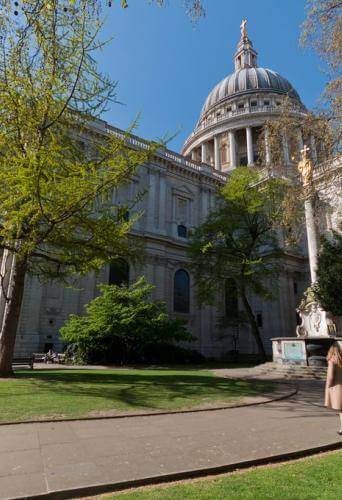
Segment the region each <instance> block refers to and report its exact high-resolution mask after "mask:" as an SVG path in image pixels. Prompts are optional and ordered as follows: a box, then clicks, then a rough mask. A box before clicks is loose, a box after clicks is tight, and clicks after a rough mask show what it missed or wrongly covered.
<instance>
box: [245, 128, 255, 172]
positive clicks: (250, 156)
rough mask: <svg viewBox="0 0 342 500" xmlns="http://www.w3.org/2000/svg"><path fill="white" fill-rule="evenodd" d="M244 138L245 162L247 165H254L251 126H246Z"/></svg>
mask: <svg viewBox="0 0 342 500" xmlns="http://www.w3.org/2000/svg"><path fill="white" fill-rule="evenodd" d="M246 140H247V162H248V165H249V166H251V165H254V154H253V135H252V127H246Z"/></svg>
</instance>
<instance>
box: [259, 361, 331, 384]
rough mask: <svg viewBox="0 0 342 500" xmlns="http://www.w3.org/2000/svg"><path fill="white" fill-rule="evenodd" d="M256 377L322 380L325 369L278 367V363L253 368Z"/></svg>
mask: <svg viewBox="0 0 342 500" xmlns="http://www.w3.org/2000/svg"><path fill="white" fill-rule="evenodd" d="M253 371H254V372H255V373H256V374H258V375H272V377H275V378H277V377H279V378H285V379H315V380H317V379H319V380H324V379H325V378H326V375H327V368H326V367H322V366H300V365H280V364H278V363H272V362H269V363H264V364H263V365H259V366H256V367H254V368H253Z"/></svg>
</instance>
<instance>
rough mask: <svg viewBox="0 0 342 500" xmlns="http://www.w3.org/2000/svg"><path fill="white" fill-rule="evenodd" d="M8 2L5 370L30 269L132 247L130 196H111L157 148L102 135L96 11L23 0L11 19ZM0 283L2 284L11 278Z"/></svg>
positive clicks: (1, 98)
mask: <svg viewBox="0 0 342 500" xmlns="http://www.w3.org/2000/svg"><path fill="white" fill-rule="evenodd" d="M12 4H13V2H10V1H9V0H0V10H1V19H0V213H1V219H0V249H3V250H4V251H5V253H4V259H5V263H6V264H7V262H6V259H8V260H9V265H7V271H8V270H9V269H10V268H12V271H11V283H10V286H9V289H11V294H10V295H7V296H6V300H7V305H8V307H6V309H5V314H4V318H3V320H2V331H1V342H0V373H1V374H2V375H8V374H10V373H11V359H12V355H13V349H14V341H15V335H16V328H17V324H18V319H19V313H20V306H21V302H22V295H23V289H24V279H25V275H26V273H27V271H29V272H31V273H32V274H37V275H39V276H40V277H41V278H42V279H51V278H54V279H56V278H61V279H66V278H67V277H68V276H70V275H72V276H74V275H79V274H82V273H88V272H89V271H90V270H91V269H95V270H96V269H99V268H100V267H101V266H102V265H103V264H104V263H105V262H108V261H109V260H113V259H116V258H118V257H119V256H120V255H123V254H125V255H134V254H135V253H136V251H137V248H136V244H135V245H134V246H133V245H132V243H131V241H130V238H129V237H128V234H129V231H130V229H131V227H132V225H133V224H134V222H135V220H136V216H134V215H133V216H132V217H131V218H130V220H129V221H127V217H126V214H127V209H128V208H131V209H132V206H133V205H134V200H132V201H131V202H129V205H130V206H129V207H127V206H126V207H125V206H121V205H119V204H118V202H117V201H116V199H115V197H113V193H115V192H116V191H117V189H118V188H119V187H120V186H121V185H122V184H123V183H125V182H129V180H130V179H131V178H132V175H134V173H135V171H136V169H137V167H138V166H139V165H141V164H142V163H144V162H145V161H146V160H147V159H148V158H149V155H150V153H151V152H152V150H153V147H150V145H149V144H148V143H146V149H141V150H139V151H137V150H135V149H131V148H130V147H129V146H128V144H127V138H128V134H127V135H125V134H123V135H122V136H120V137H118V136H116V135H115V134H112V133H107V131H106V130H105V128H104V124H103V122H101V121H99V120H98V117H99V116H100V115H101V113H103V111H105V110H106V108H107V106H108V104H109V103H112V102H113V101H114V100H115V83H113V82H112V81H111V80H110V79H108V78H107V77H106V76H105V75H103V74H101V72H100V71H99V70H98V68H97V65H96V61H95V59H94V55H95V53H96V51H97V50H98V49H99V48H100V47H101V46H102V43H101V42H100V41H99V30H100V28H101V20H100V18H99V15H98V12H97V11H96V9H91V8H89V4H88V2H87V0H75V1H74V2H73V12H74V13H75V16H70V15H69V12H68V10H67V6H68V5H69V1H67V0H51V1H48V2H47V1H45V0H44V1H43V0H39V1H38V0H27V1H25V2H22V3H21V6H20V12H19V15H17V16H13V12H12V10H13V5H12ZM64 7H65V8H64ZM65 9H66V10H65ZM13 256H14V257H15V258H13ZM0 280H1V286H2V290H5V289H6V283H7V282H8V276H3V275H2V276H0ZM2 310H3V308H2Z"/></svg>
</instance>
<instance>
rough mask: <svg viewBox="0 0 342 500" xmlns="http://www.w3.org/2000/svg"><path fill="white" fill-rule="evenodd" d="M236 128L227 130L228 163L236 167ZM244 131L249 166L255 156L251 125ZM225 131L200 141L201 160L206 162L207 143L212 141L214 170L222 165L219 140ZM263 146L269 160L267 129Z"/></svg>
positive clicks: (219, 168) (193, 153)
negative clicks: (208, 139) (207, 139)
mask: <svg viewBox="0 0 342 500" xmlns="http://www.w3.org/2000/svg"><path fill="white" fill-rule="evenodd" d="M236 132H237V131H236V130H229V131H228V141H229V154H230V158H229V164H230V166H231V167H236V166H237V148H236ZM245 133H246V144H247V163H248V165H249V166H252V165H254V162H255V158H254V149H253V131H252V127H246V128H245ZM226 134H227V133H226V132H225V133H223V134H222V133H221V134H216V135H214V138H213V139H210V141H206V142H202V144H201V162H202V163H208V150H209V143H211V142H212V140H213V141H214V166H215V169H216V170H222V165H221V148H220V142H221V137H222V136H224V135H226ZM265 148H266V158H267V159H268V160H267V161H271V152H270V148H269V140H268V130H267V134H266V135H265ZM192 159H193V160H194V159H195V152H194V150H193V151H192Z"/></svg>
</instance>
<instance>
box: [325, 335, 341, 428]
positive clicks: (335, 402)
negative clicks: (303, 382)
mask: <svg viewBox="0 0 342 500" xmlns="http://www.w3.org/2000/svg"><path fill="white" fill-rule="evenodd" d="M327 361H328V373H327V383H326V386H325V406H327V407H328V408H331V409H333V410H337V411H338V412H339V415H340V430H339V431H338V432H337V433H338V434H340V435H342V353H341V349H340V347H339V345H338V343H337V342H335V343H334V344H333V345H332V346H331V347H330V349H329V351H328V355H327Z"/></svg>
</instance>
